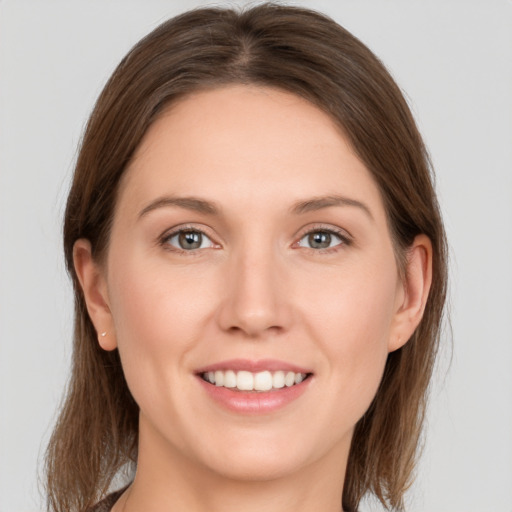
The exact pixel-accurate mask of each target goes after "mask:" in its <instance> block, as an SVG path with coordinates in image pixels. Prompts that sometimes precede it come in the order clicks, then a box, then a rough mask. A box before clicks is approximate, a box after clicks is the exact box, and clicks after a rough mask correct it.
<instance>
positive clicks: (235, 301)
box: [218, 249, 292, 338]
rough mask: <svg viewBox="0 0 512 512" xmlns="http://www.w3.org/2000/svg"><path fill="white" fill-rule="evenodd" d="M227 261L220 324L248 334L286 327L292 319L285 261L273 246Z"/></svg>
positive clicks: (255, 334) (277, 330)
mask: <svg viewBox="0 0 512 512" xmlns="http://www.w3.org/2000/svg"><path fill="white" fill-rule="evenodd" d="M226 263H227V268H226V271H225V274H224V275H225V280H224V284H225V286H224V290H223V292H221V296H222V298H223V300H222V302H221V305H220V308H219V311H218V321H219V325H220V327H221V328H222V329H223V330H225V331H228V332H232V333H235V332H238V333H240V334H243V335H245V336H246V337H249V338H259V337H265V336H267V335H269V334H271V333H274V334H275V333H279V332H283V331H286V330H287V329H288V327H289V325H290V322H291V316H292V315H291V307H290V302H289V299H290V294H289V292H290V290H289V289H288V288H289V287H288V286H287V284H286V275H285V268H284V267H285V265H284V262H283V261H280V260H279V256H278V255H276V254H274V253H273V252H272V250H270V249H269V250H258V251H251V250H246V251H243V252H240V253H239V254H237V255H233V258H230V260H229V261H228V262H226Z"/></svg>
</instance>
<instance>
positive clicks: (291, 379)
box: [284, 372, 295, 387]
mask: <svg viewBox="0 0 512 512" xmlns="http://www.w3.org/2000/svg"><path fill="white" fill-rule="evenodd" d="M284 383H285V385H286V386H287V387H290V386H293V385H294V384H295V373H293V372H288V373H287V374H286V377H285V378H284Z"/></svg>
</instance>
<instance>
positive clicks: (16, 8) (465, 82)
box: [0, 0, 512, 512]
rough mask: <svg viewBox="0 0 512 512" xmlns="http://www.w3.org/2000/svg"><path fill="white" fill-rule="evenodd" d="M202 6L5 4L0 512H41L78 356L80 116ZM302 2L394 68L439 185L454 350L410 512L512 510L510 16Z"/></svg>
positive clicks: (393, 3) (439, 387)
mask: <svg viewBox="0 0 512 512" xmlns="http://www.w3.org/2000/svg"><path fill="white" fill-rule="evenodd" d="M204 3H206V2H200V1H192V0H190V1H186V0H182V1H157V0H150V1H148V0H146V1H142V0H139V1H129V0H126V1H109V0H89V1H85V0H81V1H69V0H62V1H58V0H54V1H53V0H45V1H37V0H32V1H29V0H11V1H5V0H4V1H0V512H35V511H40V510H42V509H43V505H42V500H41V497H40V495H39V492H38V489H37V466H38V460H40V457H41V454H42V453H43V451H44V446H45V442H46V440H47V438H48V435H49V432H50V429H51V424H52V422H53V421H54V419H55V411H56V408H57V406H58V404H59V400H60V397H61V392H62V389H63V386H64V384H65V382H66V378H67V372H68V363H69V357H70V339H71V323H72V310H71V305H72V299H71V294H70V285H69V282H68V280H67V277H66V275H65V271H64V265H63V258H62V255H61V248H60V229H61V218H62V212H63V203H64V200H65V196H66V192H67V189H68V183H69V178H70V175H71V171H72V165H73V161H74V158H75V155H76V147H77V144H78V143H79V140H80V136H81V133H82V129H83V126H84V123H85V120H86V118H87V115H88V113H89V112H90V110H91V108H92V105H93V102H94V100H95V98H96V96H97V95H98V93H99V92H100V90H101V87H102V85H103V84H104V82H105V80H106V79H107V77H108V76H109V74H110V73H111V72H112V70H113V69H114V67H115V65H116V64H117V63H118V62H119V60H120V59H121V57H122V56H123V55H124V54H125V53H126V51H127V50H128V49H129V48H130V47H131V46H132V45H133V44H134V43H135V42H136V41H137V40H138V39H139V38H140V37H142V36H143V35H145V34H146V33H147V32H149V31H150V30H151V29H152V28H154V27H155V26H156V25H157V24H158V23H160V22H161V21H163V20H164V19H166V18H168V17H170V16H172V15H174V14H176V13H178V12H181V11H183V10H186V9H188V8H191V7H194V6H197V5H200V4H204ZM231 3H232V4H235V3H238V4H243V3H245V2H231ZM294 3H295V4H299V5H306V6H309V7H313V8H316V9H318V10H320V11H324V12H326V13H328V14H330V15H331V16H333V17H334V18H335V19H336V20H337V21H338V22H340V23H341V24H342V25H344V26H345V27H346V28H348V29H349V30H350V31H352V32H353V33H354V34H355V35H356V36H358V37H359V38H361V39H362V40H363V41H364V42H365V43H366V44H368V45H369V46H370V47H371V48H372V49H373V50H374V51H375V52H376V53H377V55H379V56H380V57H381V58H382V59H383V61H384V62H385V64H387V66H388V67H389V69H390V70H391V72H392V73H393V75H394V76H395V78H396V79H397V81H398V83H399V84H400V85H401V87H402V88H403V89H404V90H405V91H406V93H407V97H408V99H409V101H410V105H411V107H412V109H413V112H414V113H415V115H416V117H417V120H418V122H419V125H420V129H421V130H422V133H423V134H424V137H425V139H426V142H427V144H428V146H429V148H430V151H431V154H432V157H433V161H434V164H435V168H436V172H437V180H438V181H437V187H438V192H439V196H440V200H441V204H442V209H443V212H444V216H445V221H446V226H447V230H448V234H449V238H450V243H451V251H452V254H451V264H452V267H451V277H452V282H451V302H452V324H453V359H452V361H451V367H450V368H449V370H448V367H449V363H450V357H451V352H450V349H449V336H448V335H447V336H445V342H444V343H445V348H444V349H443V351H442V353H441V358H440V366H439V370H438V375H437V377H436V380H435V383H434V386H433V390H432V402H431V407H430V412H429V415H428V425H427V429H426V445H425V450H424V455H423V458H422V460H421V464H420V466H419V469H418V477H417V481H416V484H415V485H414V487H413V488H412V489H411V491H410V493H409V501H408V503H409V507H408V510H409V511H410V512H487V511H512V334H511V333H512V2H510V1H508V0H480V1H476V0H473V1H471V0H465V1H463V0H428V1H427V0H423V1H420V0H386V1H383V0H380V1H379V0H359V1H356V0H339V1H336V0H323V1H320V0H319V1H298V2H294ZM369 510H380V509H379V508H378V507H374V506H372V505H371V504H367V505H365V507H364V508H363V511H364V512H367V511H369Z"/></svg>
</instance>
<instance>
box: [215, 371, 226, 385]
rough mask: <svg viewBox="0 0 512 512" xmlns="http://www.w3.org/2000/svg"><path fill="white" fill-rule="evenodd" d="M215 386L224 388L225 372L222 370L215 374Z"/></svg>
mask: <svg viewBox="0 0 512 512" xmlns="http://www.w3.org/2000/svg"><path fill="white" fill-rule="evenodd" d="M215 385H216V386H224V372H221V371H220V370H217V371H216V372H215Z"/></svg>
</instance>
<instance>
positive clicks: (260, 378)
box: [254, 372, 272, 391]
mask: <svg viewBox="0 0 512 512" xmlns="http://www.w3.org/2000/svg"><path fill="white" fill-rule="evenodd" d="M254 389H255V390H256V391H268V390H269V389H272V374H271V373H270V372H259V373H257V374H256V375H255V376H254Z"/></svg>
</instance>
